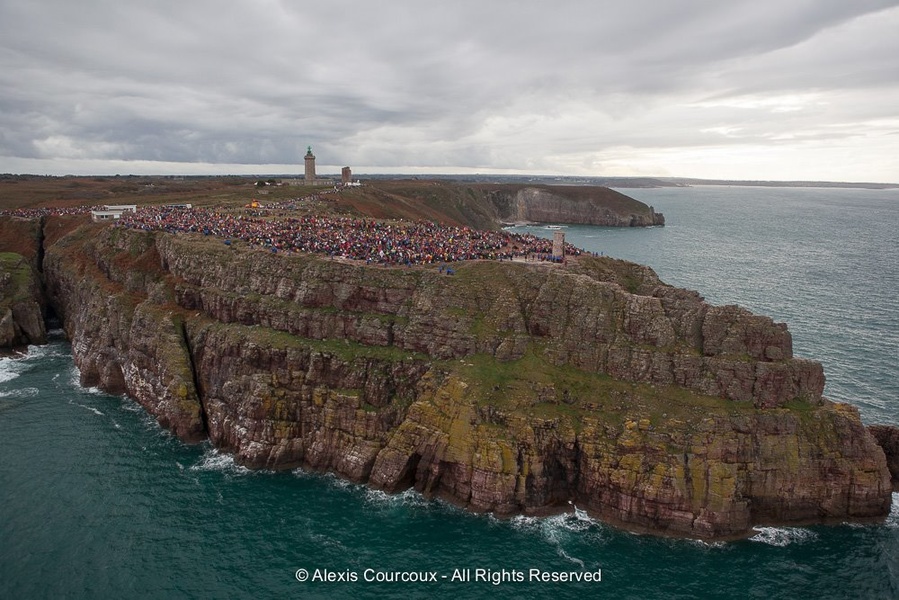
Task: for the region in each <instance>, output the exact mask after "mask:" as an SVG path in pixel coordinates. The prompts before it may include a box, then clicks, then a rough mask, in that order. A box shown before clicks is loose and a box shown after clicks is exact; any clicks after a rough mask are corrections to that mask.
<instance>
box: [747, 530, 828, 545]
mask: <svg viewBox="0 0 899 600" xmlns="http://www.w3.org/2000/svg"><path fill="white" fill-rule="evenodd" d="M755 530H756V531H757V532H758V533H756V534H755V535H754V536H752V537H751V538H749V541H750V542H761V543H763V544H768V545H769V546H778V547H784V546H789V545H790V544H794V543H803V542H807V541H809V540H815V539H817V538H818V534H817V533H815V532H814V531H812V530H811V529H802V528H801V527H756V529H755Z"/></svg>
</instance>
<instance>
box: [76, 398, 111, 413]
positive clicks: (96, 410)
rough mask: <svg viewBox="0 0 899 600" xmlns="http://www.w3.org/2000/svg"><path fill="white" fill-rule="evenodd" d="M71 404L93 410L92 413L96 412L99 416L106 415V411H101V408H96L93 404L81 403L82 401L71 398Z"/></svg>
mask: <svg viewBox="0 0 899 600" xmlns="http://www.w3.org/2000/svg"><path fill="white" fill-rule="evenodd" d="M69 404H71V405H73V406H79V407H81V408H83V409H85V410H89V411H91V412H92V413H94V414H95V415H98V416H101V417H104V416H106V413H104V412H101V411H100V410H99V409H96V408H94V407H93V406H88V405H87V404H81V403H80V402H73V401H71V400H69Z"/></svg>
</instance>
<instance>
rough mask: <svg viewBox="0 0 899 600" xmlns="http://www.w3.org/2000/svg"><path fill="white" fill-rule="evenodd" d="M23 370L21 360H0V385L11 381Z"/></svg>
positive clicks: (7, 358) (10, 358)
mask: <svg viewBox="0 0 899 600" xmlns="http://www.w3.org/2000/svg"><path fill="white" fill-rule="evenodd" d="M23 370H25V365H23V364H22V359H21V358H12V357H3V358H0V383H6V382H7V381H12V380H13V379H15V378H16V377H18V376H19V375H21V374H22V371H23Z"/></svg>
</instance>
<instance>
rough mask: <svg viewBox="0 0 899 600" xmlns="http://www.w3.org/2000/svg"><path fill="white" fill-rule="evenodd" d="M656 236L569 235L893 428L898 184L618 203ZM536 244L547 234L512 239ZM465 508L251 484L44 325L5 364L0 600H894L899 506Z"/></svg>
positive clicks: (330, 479)
mask: <svg viewBox="0 0 899 600" xmlns="http://www.w3.org/2000/svg"><path fill="white" fill-rule="evenodd" d="M623 191H624V192H625V193H627V194H629V195H631V196H633V197H636V198H637V199H639V200H642V201H643V202H646V203H647V204H651V205H653V206H654V207H655V209H656V210H657V211H660V212H663V213H664V214H665V217H666V221H667V224H666V226H665V227H654V228H648V229H613V228H602V227H585V226H575V225H570V226H567V227H564V228H563V230H564V231H565V232H566V238H567V241H569V242H572V243H574V244H575V245H577V246H580V247H582V248H584V249H586V250H589V251H591V252H596V253H597V254H603V255H606V256H613V257H618V258H622V259H627V260H631V261H636V262H640V263H644V264H648V265H650V266H651V267H652V268H653V269H655V271H656V272H657V273H658V274H659V276H660V277H661V278H662V280H663V281H665V282H667V283H670V284H673V285H676V286H679V287H686V288H690V289H695V290H697V291H699V292H700V293H701V294H702V295H703V296H704V297H705V298H706V299H707V300H708V301H709V302H711V303H713V304H738V305H741V306H744V307H746V308H748V309H750V310H752V311H753V312H756V313H760V314H765V315H769V316H771V317H772V318H774V319H775V320H776V321H779V322H786V323H787V324H788V325H789V328H790V331H791V332H792V334H793V340H794V344H793V345H794V352H795V354H796V355H797V356H802V357H807V358H812V359H815V360H818V361H821V362H822V363H823V365H824V369H825V373H826V375H827V387H826V392H825V393H826V395H827V396H828V397H829V398H831V399H832V400H835V401H840V402H848V403H850V404H853V405H855V406H857V407H858V409H859V411H860V413H861V416H862V419H863V421H864V422H865V423H868V424H870V423H890V424H894V425H895V424H899V302H897V298H896V296H897V293H899V190H867V189H833V188H769V187H724V186H722V187H714V186H704V187H684V188H660V189H638V190H623ZM518 230H519V231H530V232H533V233H537V234H539V235H545V236H547V237H551V236H552V230H550V229H547V228H546V227H544V226H542V225H532V226H529V227H521V228H518ZM569 508H570V510H568V511H567V512H565V513H563V514H560V515H556V516H552V517H547V518H534V517H516V518H512V519H499V518H496V517H494V516H492V515H489V514H471V513H468V512H465V511H463V510H460V509H458V508H454V507H452V506H449V505H447V504H445V503H442V502H439V501H431V500H428V499H425V498H423V497H422V496H421V495H419V494H417V493H415V492H412V491H407V492H404V493H401V494H397V495H387V494H384V493H382V492H379V491H373V490H370V489H368V488H366V487H364V486H361V485H355V484H351V483H348V482H346V481H343V480H341V479H339V478H337V477H334V476H332V475H327V474H318V473H311V472H306V471H304V470H295V471H290V472H266V471H250V470H247V469H245V468H243V467H241V466H239V465H237V464H235V463H234V461H233V460H232V458H231V457H230V456H228V455H227V454H224V453H221V452H219V451H217V450H216V449H214V448H212V447H210V446H209V445H208V444H197V445H188V444H184V443H182V442H180V441H178V440H177V439H176V438H174V437H173V436H172V435H171V434H170V433H169V432H167V431H165V430H164V429H162V428H160V427H159V425H158V424H157V423H156V422H155V420H154V419H153V418H152V417H150V416H149V415H148V414H147V413H146V412H145V411H144V410H143V409H142V408H141V407H140V406H139V405H137V404H136V403H135V402H134V401H132V400H130V399H129V398H127V397H123V396H111V395H108V394H104V393H102V392H100V391H98V390H96V389H85V388H82V387H80V386H79V385H78V371H77V369H76V368H75V366H74V365H73V362H72V356H71V349H70V346H69V344H68V342H67V341H66V340H65V339H64V338H63V336H62V334H61V332H59V331H57V332H54V336H53V339H52V341H51V342H50V343H49V344H47V345H44V346H35V347H31V348H29V350H28V352H27V354H25V355H22V356H19V357H8V358H0V598H2V599H31V598H98V599H104V598H116V599H118V598H166V599H172V598H204V599H205V598H404V599H411V598H453V599H462V598H491V599H501V598H547V597H551V598H637V599H644V598H645V599H656V598H658V599H661V598H665V599H687V598H762V599H765V600H774V599H779V598H784V599H796V598H815V599H819V598H840V599H842V598H860V599H867V600H871V599H895V598H899V494H893V503H892V510H891V512H890V515H889V516H888V517H887V518H886V520H885V521H883V522H881V523H876V524H849V523H846V524H837V525H828V526H813V527H761V528H759V529H758V530H757V532H756V533H755V535H753V536H752V537H749V538H747V539H743V540H740V541H734V542H727V543H704V542H700V541H695V540H689V539H670V538H659V537H655V536H651V535H638V534H635V533H629V532H627V531H622V530H620V529H616V528H615V527H612V526H609V525H607V524H604V523H602V522H600V521H597V520H595V519H592V518H591V517H590V516H588V515H587V514H586V513H584V512H583V511H582V510H580V509H579V508H578V507H577V506H574V505H572V506H570V507H569Z"/></svg>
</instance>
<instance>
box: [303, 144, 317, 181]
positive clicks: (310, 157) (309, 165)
mask: <svg viewBox="0 0 899 600" xmlns="http://www.w3.org/2000/svg"><path fill="white" fill-rule="evenodd" d="M305 160H306V176H305V178H304V179H305V180H306V183H315V155H314V154H312V146H309V147H307V148H306V156H305Z"/></svg>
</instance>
